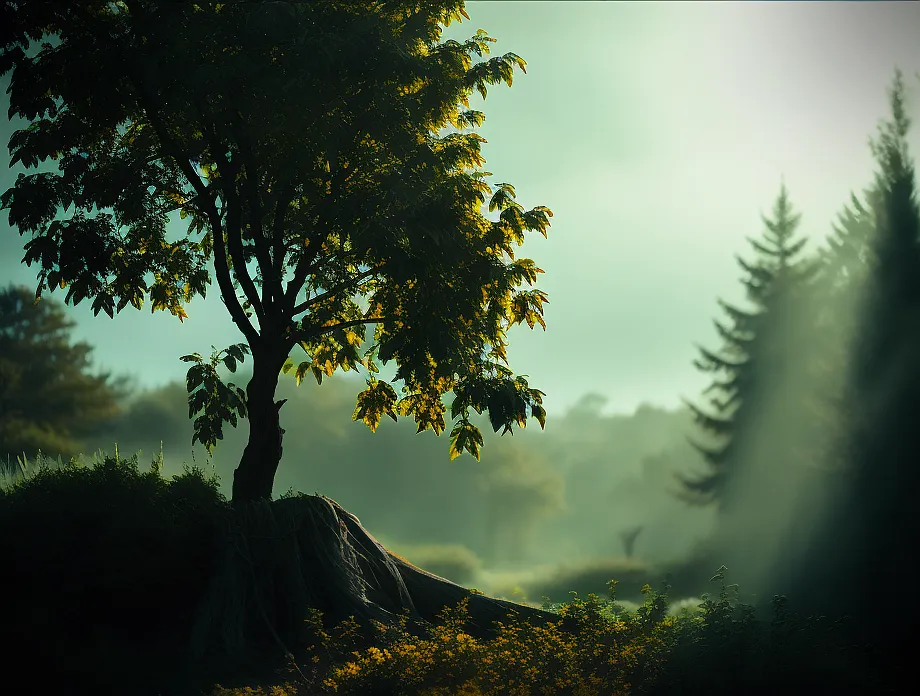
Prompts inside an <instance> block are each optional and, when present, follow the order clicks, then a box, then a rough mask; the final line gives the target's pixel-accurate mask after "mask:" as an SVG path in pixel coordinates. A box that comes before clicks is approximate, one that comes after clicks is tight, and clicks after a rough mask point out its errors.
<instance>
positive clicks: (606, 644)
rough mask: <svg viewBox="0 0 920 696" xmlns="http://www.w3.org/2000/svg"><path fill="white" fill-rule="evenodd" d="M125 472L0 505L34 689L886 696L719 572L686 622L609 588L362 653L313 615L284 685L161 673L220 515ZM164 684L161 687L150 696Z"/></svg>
mask: <svg viewBox="0 0 920 696" xmlns="http://www.w3.org/2000/svg"><path fill="white" fill-rule="evenodd" d="M136 459H137V457H136V455H135V456H134V457H133V458H132V459H131V460H122V459H119V458H118V457H117V454H116V457H114V458H113V457H109V458H107V459H105V461H103V462H101V463H99V462H97V463H95V464H94V465H93V466H92V467H81V466H77V465H76V463H74V462H72V463H71V464H69V465H63V466H61V467H59V468H57V469H53V468H49V467H47V466H46V465H44V463H43V466H42V467H41V468H40V469H39V470H38V472H37V473H35V474H34V475H33V474H30V472H28V471H26V472H25V473H26V474H27V475H26V476H24V477H21V478H20V479H18V480H14V481H9V482H8V485H7V486H6V487H5V489H0V523H2V524H4V525H5V529H8V530H9V529H16V530H17V531H18V533H17V534H6V535H5V536H4V537H3V541H2V542H0V543H2V545H3V552H4V553H5V554H11V555H6V556H4V557H5V558H9V559H12V560H13V561H14V562H13V563H12V564H11V566H12V568H11V570H10V571H8V573H7V575H6V577H5V579H4V582H5V583H6V582H12V583H13V584H11V585H10V586H9V587H8V588H7V589H8V590H9V591H11V590H12V588H13V587H15V586H16V584H15V583H17V582H19V583H20V584H19V585H18V586H19V587H23V586H25V587H28V588H29V593H30V594H29V596H28V600H29V601H26V602H13V603H9V605H8V608H7V610H6V613H5V617H4V618H5V620H7V621H11V622H12V623H10V624H8V625H12V626H14V627H15V630H16V631H17V633H18V635H19V639H20V643H19V646H18V647H17V648H16V650H17V651H22V652H23V654H24V655H25V654H27V652H28V651H29V650H35V649H39V648H40V649H42V650H43V651H44V654H50V655H53V656H54V661H55V663H54V665H53V666H51V668H50V669H49V673H51V672H59V673H66V674H69V675H72V676H71V679H73V680H74V682H75V683H78V684H80V685H81V686H82V685H83V684H88V683H90V682H92V684H93V685H94V686H97V688H99V689H101V691H100V693H103V692H104V693H109V692H111V691H112V689H113V688H115V689H116V691H121V692H123V693H132V694H135V693H136V694H141V693H151V694H154V693H170V694H176V695H177V696H178V695H179V694H201V693H208V692H210V694H211V696H231V695H239V696H243V695H245V696H294V695H295V694H296V695H303V694H336V695H337V696H342V695H348V694H356V695H357V694H362V695H369V696H373V695H374V694H381V695H383V694H387V695H389V694H394V695H398V694H405V695H407V696H408V695H409V694H413V695H414V694H424V695H425V696H448V695H452V696H461V695H462V696H491V695H493V694H494V695H496V696H497V695H498V694H511V695H514V694H522V695H523V694H538V695H544V694H545V695H549V694H571V695H573V696H576V695H577V696H588V695H592V694H597V695H600V694H652V695H655V696H657V694H669V695H670V694H682V693H688V694H690V693H694V694H695V693H703V692H705V693H707V694H737V693H750V694H755V693H756V694H760V693H763V694H768V693H771V694H772V693H786V694H788V693H809V694H814V693H834V694H838V695H840V694H866V693H873V694H877V693H887V690H886V684H888V683H891V680H890V679H889V680H887V681H886V673H885V671H884V669H883V668H882V667H881V663H880V662H877V661H875V659H874V656H873V655H872V654H871V653H870V652H869V651H867V650H866V648H865V646H861V645H859V644H858V641H854V640H853V638H852V636H854V635H856V634H855V633H854V632H853V631H852V628H853V627H852V626H849V627H847V626H845V625H844V624H843V623H842V622H840V621H838V622H831V621H828V620H827V619H824V618H820V617H819V618H808V619H804V618H802V617H799V616H797V615H794V614H792V613H791V612H789V611H788V610H787V609H786V603H785V599H784V598H782V597H777V598H775V600H774V612H773V619H772V621H770V622H759V621H756V620H755V618H754V612H753V608H752V607H750V606H747V605H744V604H740V603H739V602H738V601H737V587H736V586H732V585H728V586H727V585H726V584H725V574H724V571H725V568H724V567H723V568H721V569H720V570H719V572H718V573H717V574H716V575H715V577H713V578H712V580H713V581H715V582H717V583H719V588H720V590H719V594H718V597H717V598H710V597H708V596H704V597H703V601H702V603H701V604H700V611H699V612H698V613H696V614H691V613H690V612H684V613H682V614H681V615H679V616H674V615H669V612H668V597H667V593H668V591H669V589H670V585H668V584H665V585H664V587H663V588H662V591H661V592H655V591H653V590H652V589H651V587H649V586H646V587H644V588H643V594H644V595H645V602H644V604H643V605H642V606H640V607H638V609H637V610H636V611H634V612H630V611H628V610H626V609H625V608H624V607H623V606H622V605H621V604H618V603H617V602H616V597H615V593H614V590H615V586H616V581H611V582H610V583H609V589H610V599H609V600H602V599H600V598H599V597H598V596H597V595H594V594H589V595H588V596H587V598H586V599H580V598H579V597H578V596H577V594H575V593H572V595H573V598H572V600H571V601H570V602H567V603H563V604H555V605H554V604H550V603H549V602H548V601H547V602H546V603H545V604H544V609H546V610H549V611H553V612H556V613H558V614H559V617H560V621H559V622H552V623H550V624H548V625H546V626H536V625H532V624H529V623H527V622H524V621H519V620H511V621H508V622H506V623H504V624H498V631H497V633H496V636H495V637H494V638H493V639H492V640H488V641H486V640H477V639H475V638H473V637H471V636H470V635H469V634H468V633H466V632H465V631H464V626H465V619H466V616H467V607H466V601H464V602H461V603H460V604H459V605H458V606H456V607H453V608H446V609H445V610H444V611H443V612H442V614H441V617H440V621H439V622H438V624H437V625H435V626H433V627H431V628H430V629H429V630H428V632H427V634H426V635H423V636H416V635H412V634H411V633H410V632H409V631H408V630H406V624H405V622H403V623H402V625H400V626H395V627H392V626H391V627H384V626H383V625H379V624H378V625H377V626H376V633H377V635H376V638H375V640H374V641H373V644H372V645H369V644H368V643H367V642H364V641H362V638H361V632H360V631H359V627H358V625H357V623H356V622H354V621H353V620H352V621H345V622H343V623H340V624H339V625H337V626H330V625H327V624H324V621H323V617H322V615H321V613H320V612H319V611H318V610H314V611H312V612H311V613H310V615H308V616H307V617H306V619H305V624H304V626H305V631H304V640H303V642H302V643H300V644H298V645H291V646H288V647H290V648H291V651H292V659H290V660H289V662H288V664H287V667H286V668H280V669H279V668H278V665H280V664H281V662H282V661H281V660H280V659H279V660H277V661H276V662H275V663H274V667H270V668H266V667H265V663H262V664H261V665H260V666H259V667H258V668H256V667H251V666H250V665H246V666H245V668H241V669H239V670H237V671H229V670H226V669H215V668H214V667H213V665H206V666H204V667H202V669H201V670H199V672H196V673H192V672H183V671H182V670H181V669H178V668H176V669H172V670H167V669H165V668H164V666H165V664H166V663H165V662H164V660H168V659H175V658H176V657H177V655H176V647H175V645H176V643H175V641H176V637H177V636H181V635H182V633H183V631H185V630H186V629H187V628H188V618H189V617H190V612H191V610H192V608H193V607H194V605H195V602H196V600H197V598H198V597H199V595H200V590H201V589H203V587H204V585H205V579H206V578H207V575H208V573H209V572H210V558H211V555H210V554H209V552H208V548H207V544H208V534H209V533H212V532H213V531H214V530H216V529H217V524H219V522H220V519H221V517H220V511H221V510H223V509H226V501H225V500H223V499H222V498H221V496H220V494H219V493H218V492H217V490H216V482H215V481H214V480H213V479H206V478H205V477H204V476H203V475H202V473H201V471H200V470H199V469H194V468H192V469H188V470H187V471H186V473H185V474H183V475H182V476H178V477H174V478H173V479H171V480H164V479H163V478H162V477H161V476H160V474H159V469H158V467H157V462H155V463H154V466H153V467H152V468H151V470H150V471H149V472H141V471H139V470H138V467H137V463H136ZM23 469H25V467H23ZM113 519H117V520H118V521H119V523H118V524H112V520H113ZM24 559H30V560H31V563H30V564H25V563H22V560H24ZM17 561H18V562H17ZM36 566H37V567H36ZM17 573H18V574H19V575H23V577H22V578H18V576H17ZM25 574H27V575H28V578H27V579H28V584H24V581H25V580H26V577H25ZM7 596H8V597H9V596H12V595H11V594H7ZM17 607H19V608H18V609H17ZM563 617H570V618H572V619H574V621H575V623H576V626H577V630H576V631H575V632H570V631H566V630H564V629H563V628H562V627H561V621H562V618H563ZM27 618H28V619H29V620H28V621H27V620H26V619H27ZM848 628H849V629H850V630H847V629H848ZM170 640H172V641H174V643H173V645H172V646H171V647H172V652H170V650H169V647H168V645H169V641H170ZM179 657H181V656H179ZM11 664H13V663H12V662H11ZM23 664H25V662H23ZM176 664H178V663H176ZM251 664H252V665H255V664H256V663H255V661H253V662H252V663H251ZM272 669H274V670H275V671H274V672H273V673H272ZM208 670H210V671H208ZM152 674H158V675H160V676H161V681H160V683H158V684H156V685H154V684H152V683H151V681H150V679H151V675H152ZM167 675H168V676H169V679H172V680H173V681H163V680H164V679H166V677H167ZM254 680H255V681H254ZM216 683H219V684H225V685H228V687H227V688H225V687H224V686H220V685H219V684H217V685H215V684H216ZM72 685H73V684H72ZM47 686H49V684H48V683H47V682H45V683H43V687H47ZM116 687H117V688H116Z"/></svg>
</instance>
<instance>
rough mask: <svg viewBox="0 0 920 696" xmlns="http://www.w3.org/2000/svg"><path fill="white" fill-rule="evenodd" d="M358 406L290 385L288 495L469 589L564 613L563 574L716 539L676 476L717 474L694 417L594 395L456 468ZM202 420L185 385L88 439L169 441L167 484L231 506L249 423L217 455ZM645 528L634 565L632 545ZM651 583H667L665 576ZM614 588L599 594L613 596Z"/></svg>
mask: <svg viewBox="0 0 920 696" xmlns="http://www.w3.org/2000/svg"><path fill="white" fill-rule="evenodd" d="M248 376H249V375H248V374H247V373H246V372H245V367H244V368H240V369H239V370H238V371H237V373H235V374H230V373H228V372H226V371H225V370H224V371H223V374H222V377H223V378H224V381H226V382H233V383H235V384H237V385H245V384H246V382H247V381H248ZM355 396H356V390H355V388H354V382H353V381H351V380H345V379H342V378H341V377H339V376H336V377H333V378H332V379H325V380H323V384H322V385H321V386H320V385H317V384H316V383H315V382H314V381H313V380H312V379H309V380H305V381H304V382H303V383H302V384H301V385H300V386H297V385H296V384H295V382H294V380H293V379H292V378H291V377H289V376H282V377H281V382H280V385H279V388H278V393H277V398H278V399H288V401H287V403H286V404H285V405H284V407H283V408H282V409H281V425H282V427H283V428H284V429H285V430H286V434H285V436H284V456H283V460H282V463H281V466H280V467H279V470H278V475H277V477H276V480H275V489H274V490H275V494H276V495H280V494H283V493H284V492H285V491H287V490H289V489H293V490H295V491H303V492H306V493H313V492H318V493H321V494H323V495H327V496H329V497H331V498H333V499H334V500H336V501H337V502H339V503H340V504H341V505H343V506H344V507H345V508H346V509H348V510H349V511H350V512H352V513H353V514H355V515H357V516H358V518H359V519H360V520H361V522H362V523H363V524H364V525H365V527H367V529H368V530H369V531H370V532H371V533H372V534H374V535H375V536H377V537H378V538H379V539H380V540H381V541H382V542H383V543H384V544H386V545H387V546H388V547H389V548H391V549H392V550H394V551H396V552H397V553H400V554H401V555H403V556H405V557H407V558H409V560H411V561H413V562H416V563H417V564H419V565H422V566H423V567H427V568H429V569H431V570H434V571H438V572H443V573H444V574H446V575H447V576H448V577H451V576H452V579H455V580H457V581H459V582H464V583H466V584H468V585H469V586H473V587H477V588H479V589H482V590H484V591H493V592H507V591H510V589H512V588H513V587H514V586H516V585H518V586H520V587H521V589H523V590H524V591H525V593H527V596H528V598H529V599H532V600H534V601H539V599H540V596H541V593H542V592H546V591H551V590H554V589H555V592H553V595H554V596H553V597H552V598H553V599H554V600H555V601H559V600H562V599H567V597H568V595H567V592H568V590H570V589H575V588H574V587H567V588H564V589H563V588H559V587H553V582H552V578H553V577H554V576H556V575H558V574H559V572H560V571H563V570H568V571H572V570H573V569H579V568H585V569H589V568H592V567H595V566H597V565H598V564H600V565H601V566H603V567H605V568H608V567H609V568H614V569H617V568H620V567H622V568H624V569H632V570H633V573H634V574H635V573H636V572H638V571H641V570H642V569H644V568H646V567H649V568H656V567H657V566H659V565H662V564H667V563H668V562H672V561H674V560H676V559H679V558H680V557H681V556H682V555H684V554H685V553H686V551H687V550H688V549H689V548H691V547H692V546H693V545H694V544H695V543H697V542H699V541H701V540H703V539H704V538H706V536H707V535H708V534H709V532H710V531H711V529H712V526H713V522H714V519H715V512H714V510H713V509H712V508H700V507H695V506H690V505H688V504H687V503H685V502H683V501H682V500H679V499H678V498H677V497H676V496H675V495H674V493H675V492H676V491H677V490H678V489H679V483H678V482H677V481H676V479H675V478H674V476H673V472H676V471H685V470H688V469H693V468H700V467H702V466H703V463H702V460H701V457H700V455H699V454H698V452H697V451H696V450H695V449H694V448H693V447H692V446H691V445H690V444H689V443H688V441H687V435H689V434H690V432H691V431H692V422H691V419H690V416H689V413H688V412H686V411H667V410H663V409H659V408H655V407H651V406H647V405H643V406H640V407H639V408H638V409H637V410H636V411H635V412H634V413H633V414H629V415H604V414H602V412H601V410H602V407H603V405H604V399H603V397H601V396H600V395H597V394H587V395H585V396H584V398H583V399H582V400H581V401H580V402H579V403H578V404H577V405H576V406H575V407H573V408H572V409H570V410H569V411H568V412H567V413H566V414H565V415H564V416H563V417H561V418H559V417H557V418H553V419H549V420H548V421H547V424H546V429H545V430H544V431H542V432H541V431H540V430H539V427H538V426H536V424H535V423H534V424H531V426H530V427H528V428H527V429H526V430H517V431H516V434H515V435H513V436H512V435H510V434H509V435H505V436H503V437H501V436H499V435H497V434H493V433H492V430H491V428H490V427H489V425H488V421H487V419H486V418H485V417H484V416H483V417H482V418H480V419H479V422H478V423H477V424H478V425H479V426H480V428H481V429H482V430H483V433H484V437H485V441H486V442H485V447H484V448H483V452H482V459H481V461H479V462H477V461H476V460H475V459H473V458H472V457H470V456H469V455H463V456H461V457H459V458H458V459H455V460H454V461H450V460H449V457H448V451H447V448H448V444H449V441H448V438H447V436H446V435H442V436H441V437H437V436H435V435H434V434H433V433H432V432H430V431H429V432H425V433H421V434H416V433H415V425H414V424H413V423H412V422H411V420H407V419H401V420H400V422H398V423H393V422H392V421H389V420H387V422H385V423H382V424H381V426H380V427H379V429H378V430H377V432H376V433H371V432H370V430H369V429H368V428H367V426H366V425H364V424H363V423H360V422H353V421H352V420H351V414H352V411H353V410H354V400H355ZM187 416H188V408H187V394H186V391H185V385H184V382H175V383H174V384H171V385H168V386H166V387H164V388H161V389H157V390H151V391H145V392H141V393H138V394H136V395H135V396H133V397H132V398H131V400H130V401H129V402H128V403H127V404H126V408H125V412H124V416H123V417H122V418H120V419H119V421H118V422H116V423H115V424H113V425H112V426H110V427H109V428H107V430H106V432H105V433H104V434H100V435H98V436H94V437H92V438H87V441H86V445H87V446H86V448H85V450H84V451H85V452H96V451H97V450H99V449H102V450H104V451H106V452H108V453H110V454H111V453H112V452H113V451H114V445H115V443H116V442H117V445H118V450H119V455H120V456H123V457H124V456H131V455H132V454H134V453H136V452H138V451H139V450H140V451H141V452H140V455H139V457H138V462H139V465H140V466H141V467H142V468H143V467H149V465H150V461H151V459H152V458H153V457H154V456H155V455H157V454H158V453H159V451H160V441H161V440H162V449H163V455H164V467H163V473H164V475H171V474H175V473H179V472H180V471H182V468H183V466H184V465H197V466H200V467H201V468H202V469H203V470H204V471H205V472H207V473H214V474H216V475H217V476H219V478H220V486H221V490H222V492H224V494H225V495H227V496H228V497H229V494H230V485H231V483H232V476H233V469H234V468H235V467H236V465H237V463H238V461H239V458H240V456H241V455H242V451H243V448H244V447H245V444H246V438H247V437H248V429H249V428H248V423H247V422H246V421H241V423H240V427H238V428H235V429H234V428H232V427H231V426H230V425H229V424H227V425H225V429H224V436H225V437H224V439H223V440H222V441H220V442H219V443H218V445H217V447H216V448H215V450H214V452H213V457H209V456H208V453H207V451H206V450H205V449H204V447H202V446H201V445H200V444H196V445H195V446H194V447H192V446H191V444H190V443H191V437H192V423H191V420H189V419H188V418H187ZM637 526H640V527H641V531H640V532H639V533H638V535H637V536H636V538H635V541H634V549H633V553H632V558H631V559H630V558H627V553H626V549H625V548H624V541H623V539H622V538H621V537H622V534H623V533H624V532H625V531H628V530H629V529H631V528H635V527H637ZM537 571H539V572H537ZM535 573H536V575H537V576H539V577H540V578H543V580H542V581H536V580H535V578H534V574H535ZM650 574H651V577H652V579H653V580H655V578H656V572H655V571H654V570H653V571H650ZM636 577H637V578H638V575H636ZM528 579H534V581H532V582H530V583H528V582H527V580H528ZM608 579H610V578H604V579H602V580H600V581H599V582H600V586H599V587H595V588H593V589H594V590H597V591H599V592H604V590H605V583H606V580H608ZM655 581H656V582H657V580H655ZM636 582H638V579H637V580H636V581H635V582H634V583H633V584H634V585H635V584H636ZM528 584H529V587H528ZM582 585H584V583H582ZM626 585H627V583H625V582H624V583H623V587H622V593H623V596H624V597H627V596H629V595H632V596H634V597H638V596H639V594H638V590H639V588H640V587H641V585H642V583H641V582H639V584H638V585H636V586H635V587H626ZM582 589H587V588H585V587H583V588H582Z"/></svg>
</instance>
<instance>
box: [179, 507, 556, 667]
mask: <svg viewBox="0 0 920 696" xmlns="http://www.w3.org/2000/svg"><path fill="white" fill-rule="evenodd" d="M223 544H224V547H223V549H222V557H221V561H220V562H219V564H218V568H217V571H216V573H215V574H214V575H213V577H212V582H211V586H210V587H209V588H208V591H207V592H206V594H205V598H204V600H203V602H202V604H201V605H200V607H199V610H198V613H197V618H196V621H195V624H194V628H193V631H192V636H191V648H192V655H193V657H195V658H198V657H201V656H203V655H205V654H206V653H210V654H214V652H215V651H217V652H219V653H220V654H225V655H231V656H232V655H238V654H241V653H242V652H244V651H246V650H247V649H249V648H251V647H252V646H254V645H257V644H259V645H264V644H265V643H266V641H268V642H271V641H272V640H274V641H275V642H280V643H282V644H284V646H285V648H286V649H288V650H292V649H296V648H297V643H296V641H297V640H298V639H299V638H300V637H301V635H302V634H301V633H300V629H301V628H302V626H303V620H304V619H305V618H306V616H307V610H308V609H309V608H311V607H312V608H316V609H320V610H321V611H322V612H323V618H324V622H326V624H327V626H328V625H329V622H332V623H338V622H339V621H342V620H343V619H346V618H348V617H349V616H354V617H355V618H356V619H357V620H358V622H359V623H360V624H361V625H362V627H365V628H366V629H367V633H366V634H365V635H368V636H369V635H371V632H370V620H371V619H376V620H377V621H380V622H382V623H385V624H391V625H392V624H395V623H396V622H397V621H398V620H399V616H400V614H401V613H403V612H408V614H409V629H410V630H411V631H412V632H413V633H416V634H419V635H421V633H422V632H423V631H424V628H425V626H426V625H429V624H432V623H434V622H435V620H436V617H437V615H438V613H440V612H441V611H442V610H443V609H444V608H445V607H448V606H449V607H453V606H456V605H457V603H458V602H460V601H461V600H462V599H463V598H468V600H469V615H470V622H469V624H468V626H467V628H466V630H467V632H468V633H469V634H470V635H472V636H474V637H476V638H480V639H489V638H491V637H492V636H493V635H494V626H493V623H494V622H495V621H501V620H507V619H508V618H509V617H510V616H511V615H512V614H517V615H519V616H521V617H522V618H526V619H529V620H535V621H539V622H542V623H546V622H548V621H558V620H559V617H558V616H557V615H555V614H552V613H550V612H545V611H541V610H539V609H534V608H531V607H527V606H524V605H519V604H515V603H513V602H508V601H505V600H500V599H494V598H490V597H486V596H484V595H479V594H475V593H473V592H471V591H470V590H468V589H466V588H464V587H461V586H459V585H457V584H455V583H453V582H450V581H449V580H446V579H444V578H440V577H438V576H436V575H433V574H432V573H429V572H427V571H424V570H422V569H421V568H417V567H416V566H414V565H412V564H411V563H408V562H406V561H404V560H402V559H400V558H398V557H396V556H394V555H393V554H391V553H390V552H389V551H387V550H386V549H385V548H384V547H383V546H382V545H381V544H380V542H378V541H377V540H376V539H375V538H374V537H373V536H372V535H371V534H370V533H369V532H368V531H367V530H365V529H364V527H362V526H361V523H360V521H359V520H358V518H357V517H355V516H354V515H352V514H350V513H349V512H348V511H346V510H345V509H344V508H342V507H341V506H339V505H338V504H337V503H336V502H335V501H333V500H331V499H330V498H326V497H324V496H318V495H317V496H307V495H299V496H296V497H291V498H282V499H279V500H275V501H269V500H267V499H263V500H257V501H253V502H251V503H248V504H246V505H244V506H235V507H234V508H233V509H232V510H230V511H228V515H227V529H226V535H225V538H224V540H223ZM563 628H565V629H568V630H571V629H573V628H574V624H573V623H572V622H570V621H565V622H564V623H563Z"/></svg>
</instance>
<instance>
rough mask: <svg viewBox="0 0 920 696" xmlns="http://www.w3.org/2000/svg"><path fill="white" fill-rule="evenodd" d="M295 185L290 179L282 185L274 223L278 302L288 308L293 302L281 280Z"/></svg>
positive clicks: (273, 234)
mask: <svg viewBox="0 0 920 696" xmlns="http://www.w3.org/2000/svg"><path fill="white" fill-rule="evenodd" d="M294 190H295V187H294V186H293V184H292V183H291V181H290V179H288V180H287V181H286V182H285V183H284V184H282V186H281V190H280V191H279V192H278V198H277V200H276V201H275V222H274V224H273V225H272V254H273V256H272V261H273V270H274V272H275V276H276V277H277V278H278V297H277V300H278V302H279V303H280V302H284V303H285V305H286V308H288V309H289V308H290V307H291V305H292V304H293V302H287V293H286V292H284V291H283V290H282V289H281V282H282V280H283V279H284V272H283V268H284V259H285V258H286V257H287V248H286V247H285V244H284V219H285V216H286V215H287V209H288V206H289V205H291V202H292V201H293V200H294Z"/></svg>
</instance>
